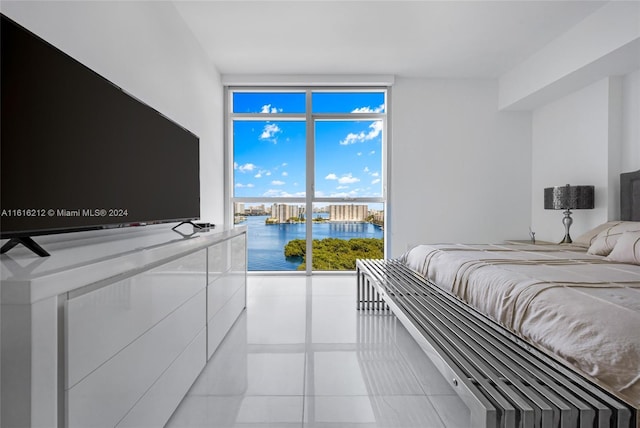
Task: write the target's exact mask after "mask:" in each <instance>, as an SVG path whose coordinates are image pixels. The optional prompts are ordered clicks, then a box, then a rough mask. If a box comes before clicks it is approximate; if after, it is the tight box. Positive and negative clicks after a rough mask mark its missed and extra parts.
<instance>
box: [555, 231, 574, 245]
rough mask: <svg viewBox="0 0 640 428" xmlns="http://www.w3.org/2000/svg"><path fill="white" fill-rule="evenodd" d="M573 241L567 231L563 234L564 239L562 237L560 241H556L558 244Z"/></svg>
mask: <svg viewBox="0 0 640 428" xmlns="http://www.w3.org/2000/svg"><path fill="white" fill-rule="evenodd" d="M572 242H573V241H572V240H571V237H570V236H569V234H568V233H567V234H566V235H565V236H564V239H562V241H560V242H558V244H571V243H572Z"/></svg>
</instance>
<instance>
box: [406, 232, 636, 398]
mask: <svg viewBox="0 0 640 428" xmlns="http://www.w3.org/2000/svg"><path fill="white" fill-rule="evenodd" d="M401 261H403V262H404V263H406V264H407V265H408V266H409V267H411V268H412V269H413V270H415V271H417V272H419V273H421V274H422V275H424V276H425V277H426V278H428V279H429V280H431V281H432V282H433V283H435V284H436V285H438V286H439V287H442V288H444V289H446V290H448V291H450V292H452V293H453V294H455V295H457V296H458V297H459V298H461V299H462V300H464V301H465V302H467V303H469V304H471V305H472V306H474V307H475V308H477V309H479V310H480V311H482V312H483V313H485V314H486V315H488V316H490V317H491V318H493V319H494V320H496V321H497V322H499V323H500V324H502V325H503V326H505V327H506V328H508V329H509V330H511V331H513V332H514V333H516V334H517V335H519V336H520V337H522V338H524V339H525V340H527V341H529V342H530V343H533V344H535V345H537V346H538V347H539V348H541V349H543V350H545V351H547V352H549V353H551V354H553V355H556V356H558V357H560V358H562V359H563V360H564V361H566V362H567V363H569V364H570V365H571V366H573V367H574V368H575V369H577V370H578V371H580V372H582V373H583V374H585V375H587V376H588V377H591V378H593V379H594V380H596V381H597V382H599V383H601V384H603V385H604V386H605V387H606V388H608V389H610V390H611V391H614V392H616V393H617V394H619V395H620V396H621V397H622V398H624V399H626V401H628V402H629V403H631V404H633V405H635V406H636V407H640V266H636V265H630V264H620V263H612V262H607V261H605V260H604V258H603V257H600V256H593V255H589V254H586V252H585V250H584V249H581V248H579V247H572V246H564V245H562V246H560V245H535V246H534V245H462V244H447V245H420V246H417V247H415V248H413V249H412V250H410V251H408V252H407V253H406V254H404V255H403V256H402V257H401Z"/></svg>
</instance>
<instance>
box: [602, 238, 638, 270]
mask: <svg viewBox="0 0 640 428" xmlns="http://www.w3.org/2000/svg"><path fill="white" fill-rule="evenodd" d="M606 260H610V261H613V262H621V263H631V264H634V265H640V232H624V233H623V234H622V236H621V237H620V238H619V239H618V242H616V246H615V247H613V251H611V254H609V256H608V257H607V258H606Z"/></svg>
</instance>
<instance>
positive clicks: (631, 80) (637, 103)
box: [622, 70, 640, 172]
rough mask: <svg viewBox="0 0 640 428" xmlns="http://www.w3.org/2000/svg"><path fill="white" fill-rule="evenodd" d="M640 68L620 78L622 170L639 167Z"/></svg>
mask: <svg viewBox="0 0 640 428" xmlns="http://www.w3.org/2000/svg"><path fill="white" fill-rule="evenodd" d="M639 118H640V70H636V71H635V72H633V73H630V74H628V75H626V76H624V78H623V80H622V172H630V171H635V170H638V169H640V119H639Z"/></svg>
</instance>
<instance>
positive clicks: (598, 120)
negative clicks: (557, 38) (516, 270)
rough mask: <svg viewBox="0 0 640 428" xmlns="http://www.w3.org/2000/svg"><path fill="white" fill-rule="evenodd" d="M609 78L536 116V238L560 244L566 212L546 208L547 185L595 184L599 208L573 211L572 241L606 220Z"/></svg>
mask: <svg viewBox="0 0 640 428" xmlns="http://www.w3.org/2000/svg"><path fill="white" fill-rule="evenodd" d="M608 140H609V79H603V80H601V81H599V82H597V83H595V84H593V85H590V86H588V87H587V88H584V89H582V90H580V91H578V92H576V93H574V94H571V95H569V96H566V97H564V98H561V99H559V100H557V101H554V102H552V103H550V104H548V105H546V106H543V107H541V108H539V109H536V110H535V111H534V112H533V171H532V213H533V215H532V221H533V225H534V228H535V230H536V233H537V236H538V237H539V238H540V239H543V240H549V241H560V240H561V239H562V237H563V236H564V227H563V225H562V217H563V215H562V212H561V211H553V210H544V208H543V206H544V204H543V194H544V190H543V189H544V188H545V187H552V186H562V185H565V184H573V185H582V184H585V185H594V186H595V209H593V210H579V211H574V214H573V219H574V223H573V226H572V228H571V234H572V236H573V237H577V236H578V235H579V234H580V233H582V232H584V231H586V230H587V229H589V228H591V227H594V226H596V225H597V224H599V223H603V222H605V221H607V218H608V208H607V207H608V203H607V202H608V187H609V178H608V177H609V164H608V161H609V153H608Z"/></svg>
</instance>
